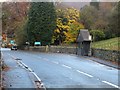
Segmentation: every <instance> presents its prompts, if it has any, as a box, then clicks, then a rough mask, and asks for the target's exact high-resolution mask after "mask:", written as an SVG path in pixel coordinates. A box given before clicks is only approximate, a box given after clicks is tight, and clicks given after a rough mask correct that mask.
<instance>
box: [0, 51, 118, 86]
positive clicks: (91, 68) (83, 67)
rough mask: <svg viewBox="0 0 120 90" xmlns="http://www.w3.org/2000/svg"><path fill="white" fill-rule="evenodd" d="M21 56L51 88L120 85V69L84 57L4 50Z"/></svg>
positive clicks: (6, 53)
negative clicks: (119, 74)
mask: <svg viewBox="0 0 120 90" xmlns="http://www.w3.org/2000/svg"><path fill="white" fill-rule="evenodd" d="M2 53H3V56H4V57H6V58H7V57H8V56H10V57H11V58H14V59H16V58H18V59H21V61H22V62H23V63H25V64H26V65H27V66H28V67H29V68H31V69H32V70H33V71H34V72H35V73H36V75H38V77H39V78H40V79H41V80H42V82H43V83H44V85H45V86H46V87H47V88H118V71H119V70H117V69H114V68H112V67H108V66H105V65H102V64H99V63H96V62H94V61H92V60H89V59H86V58H84V57H80V56H79V57H78V56H76V55H69V54H58V53H40V52H29V51H19V50H18V51H11V50H7V49H6V50H2Z"/></svg>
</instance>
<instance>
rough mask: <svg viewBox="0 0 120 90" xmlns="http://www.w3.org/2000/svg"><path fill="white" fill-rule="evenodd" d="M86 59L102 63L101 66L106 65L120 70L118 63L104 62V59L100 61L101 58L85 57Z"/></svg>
mask: <svg viewBox="0 0 120 90" xmlns="http://www.w3.org/2000/svg"><path fill="white" fill-rule="evenodd" d="M84 58H87V59H89V60H92V61H95V62H98V63H100V64H104V65H106V66H109V67H113V68H116V69H120V65H119V63H117V62H110V61H107V60H102V59H99V58H95V57H88V56H84Z"/></svg>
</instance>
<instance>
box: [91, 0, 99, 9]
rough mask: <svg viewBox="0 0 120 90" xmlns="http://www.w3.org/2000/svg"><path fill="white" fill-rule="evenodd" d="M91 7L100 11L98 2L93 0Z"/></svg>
mask: <svg viewBox="0 0 120 90" xmlns="http://www.w3.org/2000/svg"><path fill="white" fill-rule="evenodd" d="M90 5H91V6H94V7H95V8H97V9H98V10H99V2H98V1H97V0H92V1H91V2H90Z"/></svg>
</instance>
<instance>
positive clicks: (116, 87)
mask: <svg viewBox="0 0 120 90" xmlns="http://www.w3.org/2000/svg"><path fill="white" fill-rule="evenodd" d="M102 82H103V83H106V84H108V85H110V86H113V87H115V88H118V89H120V87H119V86H117V85H115V84H112V83H110V82H107V81H102Z"/></svg>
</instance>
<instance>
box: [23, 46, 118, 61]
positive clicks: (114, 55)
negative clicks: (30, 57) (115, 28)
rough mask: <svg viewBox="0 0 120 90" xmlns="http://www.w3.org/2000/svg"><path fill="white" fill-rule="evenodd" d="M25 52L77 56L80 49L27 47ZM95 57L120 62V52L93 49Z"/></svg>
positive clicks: (92, 52)
mask: <svg viewBox="0 0 120 90" xmlns="http://www.w3.org/2000/svg"><path fill="white" fill-rule="evenodd" d="M24 49H25V50H30V51H38V52H52V53H67V54H77V53H78V52H77V51H78V49H77V48H76V47H67V46H36V47H29V48H28V47H25V48H24ZM91 54H92V56H93V57H97V58H100V59H104V60H108V61H115V62H118V61H120V51H115V50H104V49H93V48H92V49H91Z"/></svg>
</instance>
